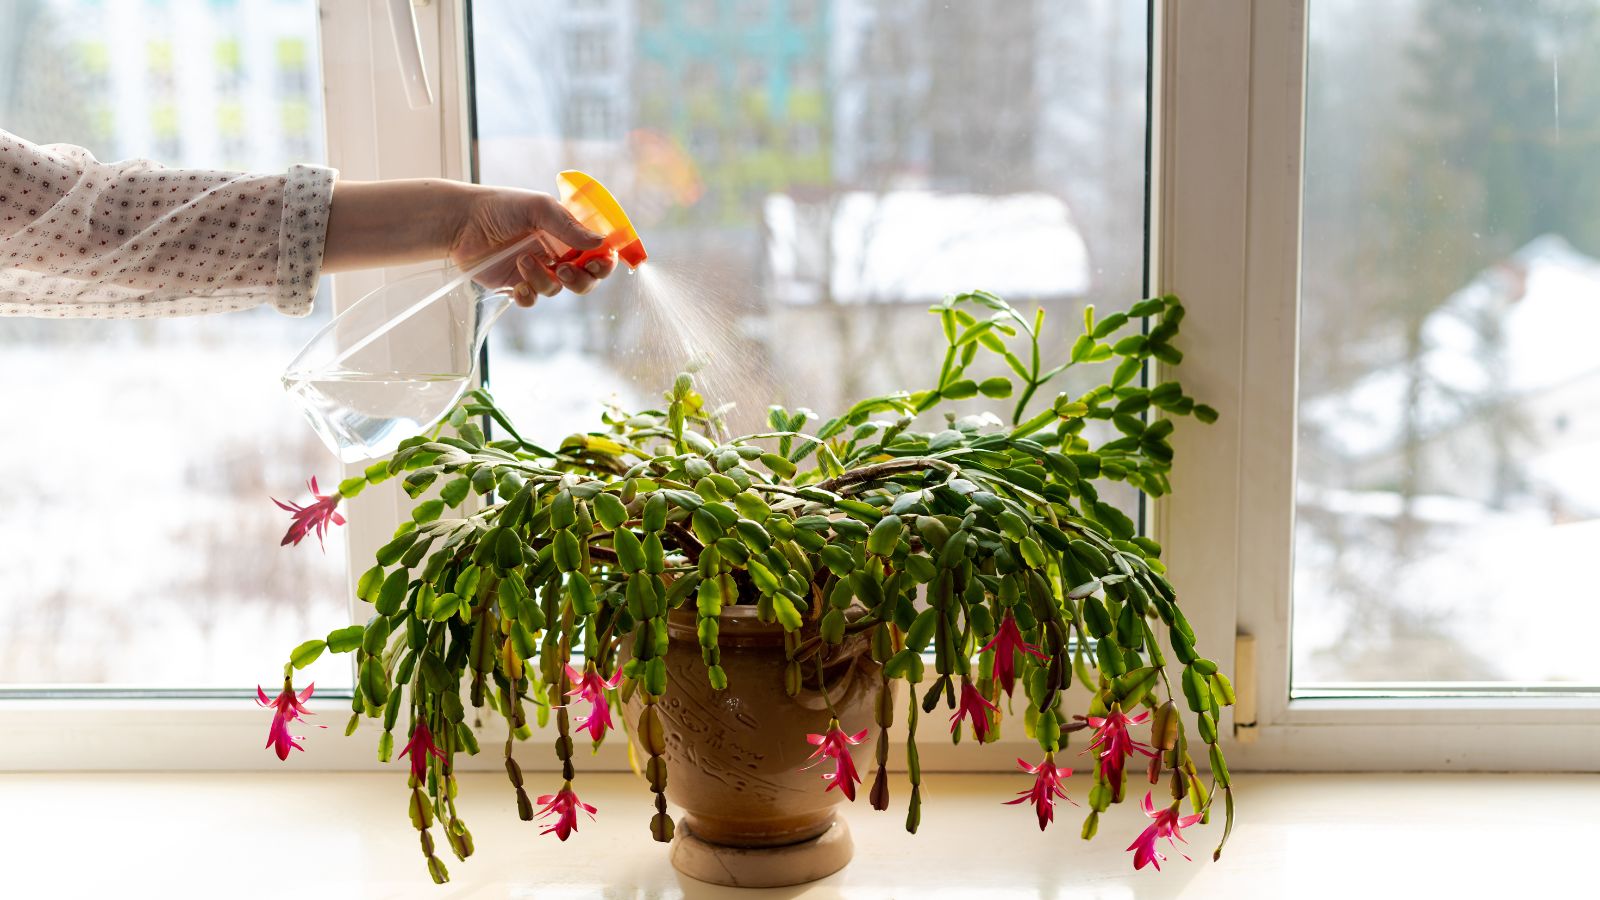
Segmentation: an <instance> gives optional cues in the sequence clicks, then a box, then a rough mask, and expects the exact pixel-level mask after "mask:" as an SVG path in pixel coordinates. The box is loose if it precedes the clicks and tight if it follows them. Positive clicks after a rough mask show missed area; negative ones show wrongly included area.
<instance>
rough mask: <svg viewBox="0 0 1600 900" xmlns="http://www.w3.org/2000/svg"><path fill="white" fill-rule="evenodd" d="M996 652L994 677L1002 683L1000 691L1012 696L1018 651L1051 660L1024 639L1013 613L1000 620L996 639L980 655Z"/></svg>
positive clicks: (1015, 679)
mask: <svg viewBox="0 0 1600 900" xmlns="http://www.w3.org/2000/svg"><path fill="white" fill-rule="evenodd" d="M990 649H993V650H994V677H995V680H996V681H999V682H1000V689H1001V690H1003V691H1005V692H1006V696H1007V697H1009V696H1011V688H1012V687H1013V686H1014V685H1015V684H1016V683H1017V669H1016V662H1017V659H1016V657H1017V651H1019V650H1020V651H1022V652H1023V653H1026V654H1028V655H1029V656H1031V657H1033V658H1034V659H1037V660H1046V659H1049V657H1048V656H1045V655H1044V653H1043V652H1041V651H1040V650H1039V648H1038V647H1035V646H1034V645H1032V644H1030V643H1028V642H1027V641H1024V640H1023V639H1022V631H1021V629H1019V628H1017V620H1016V618H1015V617H1014V616H1012V615H1011V613H1009V612H1008V613H1006V616H1005V618H1003V619H1001V620H1000V628H999V630H997V631H996V632H995V633H994V638H993V639H992V640H990V641H989V643H987V644H984V645H983V646H982V647H981V648H979V650H978V652H979V653H987V652H989V650H990Z"/></svg>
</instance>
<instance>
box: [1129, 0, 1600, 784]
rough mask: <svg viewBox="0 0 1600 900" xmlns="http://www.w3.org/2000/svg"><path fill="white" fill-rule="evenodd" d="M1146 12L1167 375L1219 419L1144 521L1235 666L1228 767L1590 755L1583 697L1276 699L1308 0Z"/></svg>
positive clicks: (1283, 677) (1399, 766) (1285, 637)
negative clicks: (1179, 319)
mask: <svg viewBox="0 0 1600 900" xmlns="http://www.w3.org/2000/svg"><path fill="white" fill-rule="evenodd" d="M1313 2H1314V0H1313ZM1164 6H1165V9H1164V10H1163V15H1162V17H1161V18H1160V21H1161V22H1162V23H1163V30H1162V34H1161V38H1160V43H1161V47H1162V51H1161V57H1162V60H1163V65H1162V66H1161V68H1160V71H1161V72H1162V75H1161V79H1160V82H1159V91H1160V93H1161V95H1162V100H1163V102H1161V103H1160V104H1159V105H1158V106H1157V107H1156V108H1157V109H1158V110H1159V111H1160V112H1159V115H1158V118H1157V120H1156V125H1155V127H1156V129H1157V136H1156V138H1155V140H1156V146H1157V153H1156V154H1155V155H1156V158H1157V159H1158V160H1159V161H1160V162H1159V165H1158V167H1157V171H1156V177H1155V181H1156V187H1155V188H1154V189H1153V190H1152V195H1153V196H1152V202H1153V203H1154V204H1155V219H1156V222H1157V223H1158V224H1157V228H1156V231H1155V234H1154V238H1153V239H1154V243H1155V248H1154V249H1153V250H1152V254H1151V258H1152V259H1153V260H1155V261H1156V263H1155V273H1154V274H1155V284H1156V285H1157V286H1158V287H1159V289H1160V290H1162V291H1171V292H1174V293H1177V294H1179V295H1180V296H1182V297H1183V299H1184V302H1185V305H1186V306H1187V307H1188V309H1189V313H1190V314H1189V316H1188V317H1187V318H1186V319H1185V320H1184V325H1183V330H1184V334H1183V341H1184V344H1185V346H1184V350H1185V354H1186V355H1185V359H1184V362H1183V365H1182V367H1181V370H1180V372H1178V373H1177V374H1179V375H1180V376H1181V378H1182V380H1183V383H1184V386H1185V389H1186V391H1187V392H1189V393H1192V394H1194V395H1196V396H1198V397H1202V398H1204V399H1205V400H1206V402H1208V403H1210V404H1211V405H1213V406H1215V407H1216V408H1217V409H1218V410H1219V411H1220V412H1221V414H1222V415H1221V418H1220V420H1219V421H1218V422H1217V423H1216V424H1214V425H1211V426H1208V427H1194V426H1191V427H1187V428H1179V429H1178V431H1177V432H1176V435H1175V438H1174V442H1173V443H1174V449H1175V451H1176V465H1175V470H1174V472H1173V476H1172V481H1173V484H1174V487H1175V492H1174V494H1173V495H1172V497H1170V498H1168V499H1166V500H1163V502H1162V503H1161V504H1159V505H1158V507H1157V516H1156V533H1157V536H1158V538H1159V539H1161V540H1162V543H1163V544H1164V545H1165V546H1166V547H1167V548H1168V553H1169V554H1170V555H1169V556H1168V558H1167V562H1168V564H1169V565H1170V566H1171V568H1172V572H1173V578H1174V581H1175V582H1176V583H1177V584H1178V585H1179V587H1180V589H1181V590H1182V592H1183V595H1184V597H1185V599H1186V601H1187V602H1186V604H1185V609H1186V610H1188V611H1189V615H1190V620H1191V622H1192V623H1193V624H1194V625H1195V627H1196V630H1197V631H1198V632H1199V636H1200V639H1201V645H1202V646H1204V647H1206V648H1209V649H1208V650H1207V652H1210V653H1214V654H1216V657H1215V658H1216V659H1217V660H1218V662H1220V663H1221V664H1222V665H1223V668H1224V669H1225V670H1227V671H1232V672H1237V673H1238V674H1239V678H1238V685H1237V686H1238V688H1239V694H1240V698H1241V701H1242V702H1241V706H1240V707H1239V708H1238V709H1236V710H1235V711H1234V722H1233V724H1234V725H1235V728H1234V729H1233V731H1234V735H1233V737H1232V739H1231V740H1228V741H1226V749H1227V751H1228V755H1229V759H1230V761H1231V762H1230V765H1232V766H1233V767H1235V768H1239V769H1255V770H1296V771H1307V770H1324V771H1327V770H1333V771H1350V770H1408V771H1409V770H1474V771H1485V770H1496V771H1499V770H1517V771H1596V770H1597V769H1600V753H1597V752H1596V751H1595V748H1596V747H1600V715H1597V712H1600V696H1597V695H1593V694H1590V695H1559V694H1549V695H1540V694H1533V695H1529V694H1523V695H1520V696H1519V695H1514V694H1511V693H1509V692H1508V693H1500V694H1494V693H1478V694H1473V693H1468V692H1458V693H1454V694H1450V695H1437V696H1429V695H1407V696H1400V695H1395V696H1382V695H1381V694H1379V693H1378V692H1374V693H1373V694H1371V695H1369V696H1362V697H1357V696H1352V697H1348V698H1325V699H1293V698H1291V696H1290V687H1291V685H1290V665H1289V660H1290V634H1291V631H1290V629H1291V628H1292V616H1291V593H1290V590H1291V584H1292V582H1291V578H1292V572H1293V556H1292V549H1293V534H1294V488H1295V469H1294V458H1295V404H1296V396H1297V391H1296V377H1297V370H1298V365H1297V364H1298V352H1299V335H1298V310H1299V281H1300V223H1301V178H1302V166H1301V161H1302V159H1303V135H1304V127H1303V126H1304V109H1303V98H1304V95H1305V67H1306V52H1305V48H1306V46H1307V34H1306V29H1307V16H1306V10H1307V5H1306V0H1164ZM1235 635H1243V636H1245V638H1246V639H1244V640H1241V641H1239V642H1237V644H1236V643H1235ZM1236 648H1239V649H1242V650H1243V652H1238V653H1236V652H1235V649H1236ZM1252 648H1253V650H1252ZM1508 728H1515V729H1518V730H1519V731H1522V732H1523V734H1524V739H1518V740H1509V739H1507V737H1506V734H1507V729H1508ZM1529 730H1532V731H1533V732H1535V734H1532V735H1529V734H1528V731H1529Z"/></svg>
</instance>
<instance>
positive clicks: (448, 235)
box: [435, 179, 494, 257]
mask: <svg viewBox="0 0 1600 900" xmlns="http://www.w3.org/2000/svg"><path fill="white" fill-rule="evenodd" d="M436 183H437V185H438V186H439V189H440V190H441V191H442V192H443V196H442V197H441V202H440V203H439V205H438V215H437V219H436V222H437V225H438V229H439V230H438V237H437V240H436V243H435V247H436V248H437V250H438V255H439V256H440V257H450V256H453V255H455V252H456V249H457V248H458V247H459V246H460V244H461V241H462V238H463V237H464V236H465V235H466V234H467V228H468V226H469V225H470V224H471V223H472V221H473V213H474V211H475V210H476V208H477V206H478V204H480V203H482V202H483V201H484V200H485V199H486V198H487V197H489V196H490V195H491V194H493V193H494V192H493V190H492V189H490V188H486V187H484V186H483V185H481V184H473V183H472V182H470V181H447V180H444V179H439V180H438V181H437V182H436Z"/></svg>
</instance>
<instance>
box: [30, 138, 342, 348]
mask: <svg viewBox="0 0 1600 900" xmlns="http://www.w3.org/2000/svg"><path fill="white" fill-rule="evenodd" d="M335 177H336V173H335V172H334V171H333V170H332V169H327V168H323V167H320V166H295V167H294V168H292V169H290V170H289V173H288V174H287V175H249V174H243V173H239V172H217V171H209V170H199V169H168V168H164V167H162V166H160V165H158V164H156V163H153V162H150V161H149V160H127V161H124V162H118V163H102V162H99V161H97V160H96V159H95V158H94V157H93V156H91V155H90V154H89V152H88V151H86V150H84V149H83V148H81V147H73V146H69V145H66V144H49V145H45V146H36V145H34V144H30V143H28V142H27V141H25V140H23V139H21V138H19V137H16V136H15V135H12V134H9V133H7V132H5V131H0V315H12V316H46V317H71V316H80V317H90V316H92V317H98V318H150V317H155V316H182V315H194V314H200V313H216V312H229V311H232V310H238V309H246V308H249V307H253V306H259V305H261V304H263V303H266V304H270V305H271V306H273V307H275V308H276V309H277V310H278V311H280V312H282V313H285V314H287V315H291V316H303V315H306V314H308V313H310V312H311V303H312V299H313V298H314V297H315V295H316V291H317V279H318V278H319V276H320V275H321V271H322V246H323V238H324V236H325V234H326V232H327V227H328V205H329V203H330V201H331V200H332V197H333V182H334V178H335Z"/></svg>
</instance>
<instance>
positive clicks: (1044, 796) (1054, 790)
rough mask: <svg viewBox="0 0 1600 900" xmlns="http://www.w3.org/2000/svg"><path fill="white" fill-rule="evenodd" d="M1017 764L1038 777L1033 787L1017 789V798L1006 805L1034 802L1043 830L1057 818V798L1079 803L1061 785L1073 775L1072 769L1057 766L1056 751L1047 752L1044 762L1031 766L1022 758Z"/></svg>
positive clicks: (1040, 827)
mask: <svg viewBox="0 0 1600 900" xmlns="http://www.w3.org/2000/svg"><path fill="white" fill-rule="evenodd" d="M1017 765H1019V766H1021V767H1022V771H1024V772H1027V773H1028V774H1029V775H1035V776H1037V777H1036V778H1034V780H1033V787H1031V788H1029V789H1028V790H1025V791H1017V799H1015V800H1007V801H1006V805H1007V806H1014V805H1016V804H1018V803H1032V804H1033V809H1034V812H1037V813H1038V814H1039V830H1040V831H1043V830H1044V827H1045V826H1046V825H1049V824H1050V823H1051V822H1052V821H1054V820H1055V817H1056V801H1057V800H1065V801H1067V802H1068V803H1072V805H1073V806H1077V805H1078V804H1076V803H1073V802H1072V799H1071V798H1070V797H1068V796H1067V791H1066V789H1065V788H1063V787H1062V786H1061V782H1062V780H1063V779H1066V778H1069V777H1071V775H1072V770H1071V769H1058V768H1056V759H1055V754H1054V753H1046V754H1045V755H1044V762H1041V763H1039V764H1038V765H1037V766H1030V765H1028V764H1027V763H1026V762H1024V761H1023V760H1020V759H1019V760H1017Z"/></svg>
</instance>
